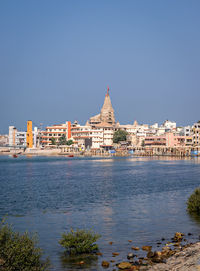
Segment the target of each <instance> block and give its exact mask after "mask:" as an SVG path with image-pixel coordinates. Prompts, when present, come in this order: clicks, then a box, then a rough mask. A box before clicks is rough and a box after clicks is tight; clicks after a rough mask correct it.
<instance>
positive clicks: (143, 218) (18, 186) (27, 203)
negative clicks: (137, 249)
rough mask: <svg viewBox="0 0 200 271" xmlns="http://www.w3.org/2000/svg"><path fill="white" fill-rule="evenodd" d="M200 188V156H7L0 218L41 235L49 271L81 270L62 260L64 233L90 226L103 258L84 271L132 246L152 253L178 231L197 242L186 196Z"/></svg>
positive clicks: (0, 171)
mask: <svg viewBox="0 0 200 271" xmlns="http://www.w3.org/2000/svg"><path fill="white" fill-rule="evenodd" d="M197 186H200V159H199V160H198V159H191V160H167V159H147V158H117V159H112V158H110V159H94V158H90V159H76V158H65V157H50V158H49V157H48V158H47V157H19V158H17V159H13V158H11V157H5V156H4V157H0V218H2V217H3V216H5V215H6V214H7V215H8V221H9V222H11V223H12V224H13V227H14V228H15V229H16V230H18V231H25V230H29V231H30V232H38V235H39V240H40V246H41V247H42V248H43V249H44V251H45V254H46V255H48V256H50V259H51V263H52V265H53V266H52V270H76V269H79V266H78V265H77V264H69V263H68V262H64V261H63V260H62V252H63V250H62V248H61V247H60V245H59V244H58V240H59V238H60V235H61V233H62V232H64V231H65V230H69V229H70V228H71V227H73V228H86V229H89V228H92V229H94V230H95V231H96V232H98V233H100V234H101V235H102V237H101V239H99V242H98V243H99V247H100V250H101V252H102V253H103V257H99V258H96V257H94V258H92V259H88V261H89V262H88V266H87V268H84V270H102V268H101V265H100V264H101V261H102V260H111V259H112V257H111V256H112V252H119V253H120V256H118V257H117V258H116V259H117V260H122V259H123V260H124V259H125V258H126V255H127V253H128V252H130V251H131V249H130V248H131V246H132V245H135V246H141V245H146V244H151V245H152V244H153V246H154V247H155V248H156V243H157V241H158V240H160V239H161V238H162V237H165V238H166V239H170V238H171V237H172V236H173V234H174V232H176V231H181V232H184V233H188V232H192V233H193V234H194V235H193V236H192V237H191V238H192V239H193V240H197V238H198V236H199V235H200V223H199V222H198V221H196V220H195V219H193V218H191V217H190V216H189V215H188V214H187V212H186V201H187V198H188V196H189V195H190V194H191V193H192V192H193V190H194V188H196V187H197ZM129 239H131V240H132V241H133V242H132V243H129V242H128V240H129ZM110 241H113V245H112V246H111V245H109V244H108V243H109V242H110ZM76 262H77V260H76ZM111 270H112V269H111Z"/></svg>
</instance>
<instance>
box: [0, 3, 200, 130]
mask: <svg viewBox="0 0 200 271" xmlns="http://www.w3.org/2000/svg"><path fill="white" fill-rule="evenodd" d="M199 12H200V1H199V0H187V1H185V0H146V1H145V0H137V1H136V0H121V1H118V0H113V1H112V0H99V1H97V0H91V1H88V0H80V1H77V0H71V1H67V0H63V1H62V0H59V1H56V0H54V1H50V0H46V1H45V0H38V1H37V0H32V1H27V0H25V1H22V0H18V1H15V0H13V1H12V0H1V1H0V116H1V119H0V133H8V126H9V125H14V126H16V127H17V128H18V129H21V130H25V129H26V121H27V120H29V119H31V120H33V122H34V124H37V125H39V124H40V123H43V124H44V126H45V125H47V124H48V125H50V124H55V123H63V122H64V121H66V120H70V121H72V122H73V121H74V120H78V121H79V122H80V123H81V124H84V123H85V122H86V120H87V119H89V117H90V116H92V115H95V114H97V113H99V110H100V108H101V106H102V104H103V101H104V96H105V93H106V87H107V85H109V87H110V96H111V101H112V104H113V107H114V109H115V116H116V119H117V120H119V121H120V123H123V124H127V123H133V121H134V120H135V119H136V120H138V122H139V123H150V124H152V123H154V122H159V123H162V122H163V121H164V120H166V119H169V120H173V121H176V122H177V124H178V125H188V124H193V123H194V122H195V121H197V120H199V119H200V114H199V112H200V106H199V103H200V87H199V86H200V15H199Z"/></svg>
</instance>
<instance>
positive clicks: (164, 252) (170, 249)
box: [97, 232, 200, 271]
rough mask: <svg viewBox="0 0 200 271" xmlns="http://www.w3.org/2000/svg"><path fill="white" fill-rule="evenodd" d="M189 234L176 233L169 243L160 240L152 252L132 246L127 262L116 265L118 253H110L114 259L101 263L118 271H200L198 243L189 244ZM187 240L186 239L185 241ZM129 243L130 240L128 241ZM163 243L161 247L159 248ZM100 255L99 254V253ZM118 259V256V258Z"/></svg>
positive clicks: (149, 249)
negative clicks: (156, 248)
mask: <svg viewBox="0 0 200 271" xmlns="http://www.w3.org/2000/svg"><path fill="white" fill-rule="evenodd" d="M190 236H192V234H191V233H188V235H187V237H186V236H185V234H183V233H180V232H176V233H175V235H174V237H173V238H171V241H170V242H167V243H166V241H165V238H162V240H161V241H160V242H158V243H157V244H158V245H157V247H159V248H160V249H159V250H156V251H154V250H153V249H152V246H149V245H146V246H142V247H141V248H139V247H135V246H132V247H131V248H132V251H133V252H132V253H128V255H127V259H128V261H127V260H125V261H121V262H118V263H117V257H118V256H119V253H116V252H114V253H112V256H113V257H116V258H114V259H112V260H110V263H109V262H106V261H102V266H103V267H105V268H108V267H111V266H110V265H112V264H113V263H114V264H113V265H112V266H113V267H114V266H116V267H117V268H118V270H119V271H120V270H126V271H131V270H142V271H147V270H148V271H167V270H168V271H177V270H182V271H189V270H191V271H197V270H200V242H199V241H198V242H196V243H190V240H191V239H190ZM186 238H187V239H186ZM129 242H130V243H131V242H132V240H129ZM162 242H163V246H162V247H160V245H161V243H162ZM100 254H101V253H100ZM97 255H98V253H97ZM119 257H120V256H119Z"/></svg>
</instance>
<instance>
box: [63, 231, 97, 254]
mask: <svg viewBox="0 0 200 271" xmlns="http://www.w3.org/2000/svg"><path fill="white" fill-rule="evenodd" d="M99 238H100V235H99V234H95V233H94V232H93V231H92V230H79V229H78V230H77V231H74V230H73V229H71V231H70V232H68V233H63V234H62V238H61V240H60V241H59V243H60V244H61V246H63V247H64V248H65V249H66V251H67V252H68V253H69V254H71V255H72V254H73V255H76V254H82V253H92V252H94V251H97V250H98V245H97V244H96V243H95V242H96V241H97V240H98V239H99Z"/></svg>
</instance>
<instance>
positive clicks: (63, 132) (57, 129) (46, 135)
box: [40, 121, 71, 146]
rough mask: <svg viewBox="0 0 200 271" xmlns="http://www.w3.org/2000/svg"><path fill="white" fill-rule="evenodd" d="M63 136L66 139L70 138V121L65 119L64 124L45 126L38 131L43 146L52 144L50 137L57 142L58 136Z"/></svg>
mask: <svg viewBox="0 0 200 271" xmlns="http://www.w3.org/2000/svg"><path fill="white" fill-rule="evenodd" d="M62 136H64V137H65V138H66V140H69V139H70V138H71V122H70V121H66V123H64V124H55V125H52V126H47V127H46V129H45V131H41V133H40V142H41V144H42V145H43V146H49V145H52V139H55V142H56V143H59V138H60V137H62Z"/></svg>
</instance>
